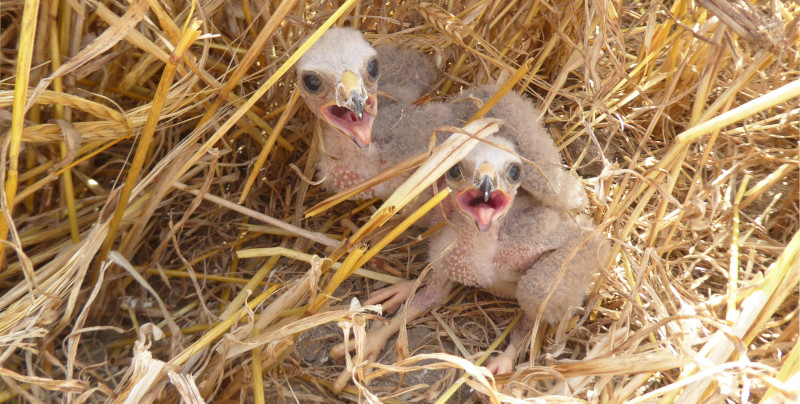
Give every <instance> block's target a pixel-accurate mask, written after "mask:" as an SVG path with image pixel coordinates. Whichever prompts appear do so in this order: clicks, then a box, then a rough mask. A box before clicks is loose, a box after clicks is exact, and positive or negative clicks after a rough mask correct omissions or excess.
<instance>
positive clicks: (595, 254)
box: [331, 87, 605, 373]
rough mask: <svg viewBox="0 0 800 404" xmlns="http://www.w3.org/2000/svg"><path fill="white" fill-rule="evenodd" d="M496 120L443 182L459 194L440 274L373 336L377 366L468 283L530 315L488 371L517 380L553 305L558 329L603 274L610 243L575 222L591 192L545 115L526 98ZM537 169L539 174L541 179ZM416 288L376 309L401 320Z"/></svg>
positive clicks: (447, 208)
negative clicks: (392, 345) (523, 353)
mask: <svg viewBox="0 0 800 404" xmlns="http://www.w3.org/2000/svg"><path fill="white" fill-rule="evenodd" d="M475 90H477V91H473V92H470V94H471V98H473V99H477V100H479V101H485V100H486V99H488V97H490V96H491V95H492V94H493V93H494V91H492V90H491V88H490V87H482V88H478V89H475ZM483 96H485V98H484V97H483ZM465 98H466V97H465ZM464 102H465V103H464V104H460V106H459V102H458V100H455V102H454V103H453V104H451V105H457V106H456V108H455V109H451V111H450V112H451V113H454V114H455V115H457V116H459V117H467V116H471V114H472V113H474V111H476V110H477V108H478V106H477V105H475V104H474V103H472V102H467V100H464ZM488 116H493V117H498V118H501V119H505V120H506V124H505V125H503V127H501V129H500V131H499V132H498V133H497V134H495V135H493V136H491V137H489V138H488V140H487V141H486V142H485V143H480V144H478V145H477V146H476V147H475V149H473V150H472V152H470V153H469V154H468V155H467V157H465V158H464V159H463V160H462V162H461V163H459V164H457V165H456V166H453V167H452V168H451V169H450V170H449V171H448V172H447V174H446V176H445V178H444V179H442V180H440V186H445V185H446V186H448V187H450V188H451V189H452V191H453V192H452V193H451V195H450V196H449V197H448V198H447V199H446V200H445V201H444V202H443V203H442V205H443V207H442V212H443V215H444V218H445V219H446V220H447V221H448V226H445V227H444V228H443V229H441V230H440V231H439V232H438V233H436V234H435V235H433V236H432V237H431V241H430V249H429V256H430V259H431V260H432V261H434V267H433V269H432V271H431V273H430V275H429V276H428V278H427V279H426V280H425V285H424V287H423V288H422V289H421V290H420V291H419V292H418V293H417V294H416V295H415V296H414V297H413V298H412V299H411V301H410V302H408V304H407V307H406V308H405V309H404V311H403V312H402V313H399V314H398V315H396V316H395V318H394V319H392V321H391V322H390V323H389V324H388V325H386V326H383V327H379V328H377V329H374V330H371V331H370V333H369V334H368V335H367V338H366V347H365V356H366V358H367V359H372V360H374V359H375V358H377V355H378V354H379V353H380V351H381V349H382V348H383V346H384V345H385V343H386V341H387V340H388V339H389V338H390V337H391V336H392V335H393V334H394V333H396V332H397V331H398V330H399V329H400V327H402V324H403V321H404V320H403V319H404V318H405V319H406V320H408V321H411V320H413V319H415V318H418V317H420V316H421V315H423V314H425V313H427V312H428V311H430V310H431V309H432V308H434V307H437V306H438V305H440V304H441V303H442V301H443V300H444V299H445V297H446V296H447V295H448V293H449V292H450V290H451V289H452V287H453V283H454V282H459V283H462V284H465V285H469V286H476V287H482V288H485V289H487V290H488V291H489V292H491V293H493V294H495V295H497V296H500V297H505V298H515V299H517V300H518V301H519V303H520V305H521V306H522V308H523V310H524V312H525V319H524V320H523V321H522V322H521V323H520V325H518V326H517V328H516V329H515V330H514V332H513V333H512V338H511V342H510V344H509V347H508V348H507V349H506V351H505V352H504V353H503V354H502V355H500V356H498V357H495V358H494V359H492V360H491V361H490V363H489V364H488V365H487V367H489V369H490V370H491V371H492V372H493V373H506V372H509V371H511V370H512V369H513V364H514V359H515V355H516V352H517V351H518V349H519V346H520V344H521V341H522V340H523V338H524V337H525V335H526V334H527V332H528V331H529V330H530V328H531V327H532V326H533V324H534V320H535V319H536V315H537V312H538V311H539V309H540V307H541V306H542V305H544V304H545V300H546V299H547V296H548V295H550V298H549V300H547V303H546V306H545V307H544V309H543V314H542V319H543V320H545V321H546V322H549V323H553V322H556V321H558V320H559V319H560V318H562V316H563V315H564V314H565V312H566V310H567V309H568V308H569V307H570V306H575V305H579V304H581V303H582V301H583V298H584V295H585V293H586V290H587V288H588V285H589V282H590V280H591V277H592V275H593V274H594V273H596V272H598V271H599V270H600V268H601V262H602V260H603V259H604V254H605V253H604V248H602V247H601V244H602V238H601V237H598V236H595V237H591V238H588V239H587V237H588V234H589V233H590V232H591V231H592V229H593V225H592V224H591V222H590V221H589V220H588V218H585V217H582V216H578V217H574V216H573V215H572V214H571V212H570V210H573V209H576V208H579V207H581V206H582V205H583V203H584V198H585V196H584V194H583V190H582V189H581V187H580V183H579V182H578V181H577V179H575V178H573V177H571V176H570V175H569V173H568V172H566V171H565V170H564V169H563V168H561V167H560V163H561V161H560V156H559V154H558V151H557V149H556V147H555V145H554V144H553V142H552V140H551V139H550V138H549V137H548V136H547V135H546V134H545V132H544V130H543V128H542V127H541V125H540V124H539V123H538V122H537V121H536V119H535V117H536V116H538V111H536V110H535V108H533V106H532V105H531V104H530V102H528V101H527V100H525V99H524V98H522V97H520V96H519V95H516V94H508V95H506V96H504V97H503V98H502V99H501V100H500V102H499V103H498V104H497V105H496V106H495V107H494V108H493V110H492V112H490V114H489V115H488ZM463 119H466V118H463ZM520 155H522V157H524V158H525V159H527V160H528V161H523V160H522V159H521V158H520V157H519V156H520ZM530 163H533V164H535V165H536V167H533V168H532V169H531V167H529V166H530V165H531V164H530ZM530 177H532V178H530ZM573 253H574V256H573V257H572V258H571V259H568V258H569V257H570V255H572V254H573ZM562 267H564V270H563V271H562ZM560 272H563V275H562V276H561V279H559V273H560ZM412 288H413V281H407V282H404V283H400V284H397V285H395V286H392V287H389V288H386V289H384V290H382V291H379V292H378V293H377V294H376V295H375V296H373V297H372V298H371V299H369V300H367V302H366V304H376V303H384V309H385V311H387V312H389V313H391V312H394V311H396V310H397V309H398V308H399V307H400V305H401V304H402V302H404V301H405V300H406V299H407V297H408V296H409V295H410V293H411V291H412ZM553 289H555V290H553ZM551 292H552V293H551ZM344 349H345V348H344V346H343V345H342V344H340V345H338V346H336V347H334V349H332V350H331V356H333V357H341V356H343V355H344Z"/></svg>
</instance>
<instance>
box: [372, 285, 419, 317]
mask: <svg viewBox="0 0 800 404" xmlns="http://www.w3.org/2000/svg"><path fill="white" fill-rule="evenodd" d="M414 283H415V281H403V282H400V283H396V284H394V285H392V286H389V287H386V288H383V289H381V290H379V291H378V292H376V293H375V294H373V295H372V297H370V298H369V299H367V301H365V302H364V305H373V304H381V306H382V307H383V312H384V313H387V314H392V313H394V312H396V311H397V309H399V308H400V306H401V305H402V304H403V302H405V301H406V299H408V296H410V295H411V292H412V291H413V290H414Z"/></svg>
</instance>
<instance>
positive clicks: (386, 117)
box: [296, 28, 450, 199]
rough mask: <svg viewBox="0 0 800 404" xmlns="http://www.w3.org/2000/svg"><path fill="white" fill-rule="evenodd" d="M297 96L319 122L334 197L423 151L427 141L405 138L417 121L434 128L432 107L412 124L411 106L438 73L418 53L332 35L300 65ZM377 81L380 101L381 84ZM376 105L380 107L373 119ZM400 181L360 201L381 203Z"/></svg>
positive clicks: (349, 34)
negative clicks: (367, 199) (429, 124)
mask: <svg viewBox="0 0 800 404" xmlns="http://www.w3.org/2000/svg"><path fill="white" fill-rule="evenodd" d="M296 71H297V81H298V86H299V88H300V94H301V95H302V97H303V99H304V100H305V102H306V104H307V105H308V107H309V108H310V109H311V111H312V112H313V113H314V114H315V115H317V116H318V117H319V118H320V123H321V124H322V125H321V140H322V142H321V152H322V153H321V156H320V159H319V162H318V164H317V168H318V170H319V176H320V177H321V178H322V179H323V184H324V186H325V187H326V188H327V189H329V190H331V191H334V192H339V191H342V190H345V189H347V188H350V187H352V186H355V185H358V184H360V183H361V182H363V181H364V180H366V179H368V178H370V177H372V176H374V175H376V174H378V173H381V172H382V171H384V170H386V169H388V168H390V167H392V166H394V165H395V164H397V163H399V162H401V161H403V160H404V159H406V158H408V157H412V156H414V155H415V154H418V153H421V152H423V151H425V149H426V147H427V145H428V141H427V137H425V136H424V135H422V136H419V137H414V138H410V137H409V135H408V134H409V133H414V134H419V133H421V132H419V131H416V130H415V131H408V130H402V129H403V128H405V127H406V126H407V125H415V124H416V123H415V122H418V121H420V120H423V121H432V120H435V121H436V122H439V121H444V120H445V119H450V117H449V116H446V117H443V118H442V119H436V117H438V116H439V115H441V113H440V112H438V110H439V109H442V108H443V106H442V105H441V104H437V105H435V106H434V107H431V108H429V109H427V110H426V112H423V113H422V115H421V116H416V117H413V118H412V115H414V114H415V111H416V110H418V109H419V108H418V107H415V106H413V105H412V102H413V101H414V100H416V99H417V98H419V97H420V96H421V95H422V94H423V93H425V92H427V91H430V87H431V86H432V84H433V81H434V79H435V77H436V69H435V67H434V66H433V64H432V63H431V62H430V61H429V60H427V58H426V57H425V56H424V55H422V54H420V53H417V52H414V51H411V50H406V49H402V48H397V47H391V46H386V47H381V48H379V49H378V50H376V49H374V48H373V47H372V46H371V45H370V44H369V42H367V41H366V40H365V39H364V38H363V37H362V35H361V33H360V32H358V31H357V30H354V29H352V28H331V29H329V30H328V31H327V32H326V33H325V34H324V35H323V36H322V37H321V38H320V39H319V40H318V41H317V42H316V43H315V44H314V46H312V47H311V48H310V49H309V50H308V51H307V52H306V53H305V54H304V55H303V57H301V58H300V60H299V61H298V62H297V67H296ZM379 77H380V82H381V84H380V87H381V89H382V90H381V93H385V96H381V95H379V92H378V81H379ZM378 105H380V106H381V108H380V111H381V112H380V114H378ZM406 177H407V175H406V176H405V177H402V178H399V179H397V180H394V181H393V182H391V183H390V184H381V185H379V186H377V187H375V188H373V189H370V190H368V191H366V192H364V193H363V194H361V195H359V197H360V198H372V197H376V196H377V197H379V198H382V199H385V198H386V197H388V196H389V195H390V194H391V192H392V191H393V190H394V187H395V186H396V185H397V184H398V183H400V182H402V181H403V180H404V179H405V178H406Z"/></svg>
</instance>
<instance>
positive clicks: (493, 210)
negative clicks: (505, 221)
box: [456, 188, 512, 232]
mask: <svg viewBox="0 0 800 404" xmlns="http://www.w3.org/2000/svg"><path fill="white" fill-rule="evenodd" d="M484 196H485V195H484V192H482V191H481V190H479V189H475V188H470V189H466V190H464V191H461V192H460V193H458V194H457V195H456V203H457V204H458V206H459V208H461V210H463V211H464V212H466V213H467V214H468V215H470V216H471V217H472V219H473V220H474V221H475V224H476V225H477V226H478V229H479V230H480V231H481V232H486V231H487V230H489V228H491V227H492V224H494V222H495V221H496V220H497V219H498V218H499V217H500V216H502V215H503V214H505V212H506V211H507V210H508V208H509V207H510V206H511V201H512V198H511V197H510V196H509V195H508V194H506V193H505V192H503V191H501V190H495V191H493V192H492V193H491V194H489V198H488V200H484Z"/></svg>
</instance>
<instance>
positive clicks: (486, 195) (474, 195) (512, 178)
mask: <svg viewBox="0 0 800 404" xmlns="http://www.w3.org/2000/svg"><path fill="white" fill-rule="evenodd" d="M487 140H489V142H491V143H494V144H497V145H500V146H503V147H505V148H506V149H508V150H512V151H513V150H515V148H514V145H513V143H511V142H510V141H508V140H506V139H504V138H502V137H497V136H491V137H489V138H488V139H487ZM521 175H522V163H521V160H520V158H519V157H517V156H515V155H514V154H512V153H509V152H507V151H505V150H502V149H500V148H497V147H495V146H493V145H490V144H488V143H484V142H481V143H478V145H477V146H475V148H474V149H472V151H471V152H470V153H469V154H468V155H467V156H466V157H464V159H462V160H461V162H459V163H458V164H456V165H454V166H453V167H452V168H450V170H448V171H447V174H445V177H446V180H447V185H448V186H449V187H450V188H451V189H453V190H454V191H455V192H454V195H455V196H454V198H455V205H456V206H458V211H459V212H461V214H464V215H466V216H468V217H469V218H470V219H471V220H472V221H474V222H475V225H476V226H477V227H478V229H479V230H480V231H481V232H482V233H485V232H486V231H488V230H489V229H490V228H491V227H492V226H493V225H494V224H495V223H497V221H498V220H499V219H500V218H501V217H503V215H505V214H506V212H508V209H509V208H510V207H511V205H512V203H513V202H514V197H515V196H516V194H517V188H518V187H519V184H520V181H521V179H522V178H521Z"/></svg>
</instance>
